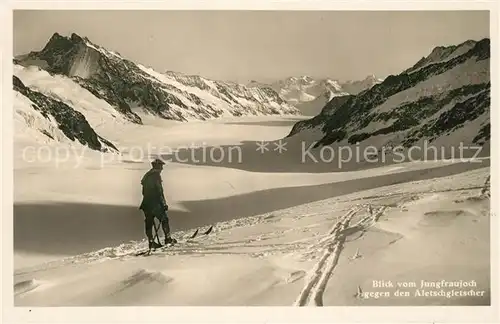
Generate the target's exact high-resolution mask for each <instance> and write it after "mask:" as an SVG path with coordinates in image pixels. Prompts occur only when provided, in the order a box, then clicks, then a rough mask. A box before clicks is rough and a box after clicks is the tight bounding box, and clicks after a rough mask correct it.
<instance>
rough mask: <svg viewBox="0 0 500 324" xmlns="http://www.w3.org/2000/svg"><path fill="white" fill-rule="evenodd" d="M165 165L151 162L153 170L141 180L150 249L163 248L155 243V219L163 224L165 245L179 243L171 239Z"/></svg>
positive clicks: (142, 203)
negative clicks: (165, 191)
mask: <svg viewBox="0 0 500 324" xmlns="http://www.w3.org/2000/svg"><path fill="white" fill-rule="evenodd" d="M164 164H165V163H164V162H163V161H162V160H160V159H155V160H154V161H153V162H151V166H152V168H151V169H150V170H149V171H148V172H146V174H145V175H144V177H143V178H142V180H141V184H142V197H143V198H142V202H141V206H140V207H139V208H140V209H142V211H143V212H144V217H145V219H144V223H145V230H146V236H147V238H148V241H149V248H158V247H161V245H159V244H158V243H156V242H155V241H154V238H153V225H154V219H155V217H156V218H157V219H158V220H159V221H160V222H161V227H162V229H163V233H164V234H165V244H169V243H176V242H177V241H176V240H175V239H173V238H171V237H170V226H169V223H168V217H167V211H168V205H167V203H166V201H165V196H164V194H163V185H162V179H161V171H162V170H163V165H164Z"/></svg>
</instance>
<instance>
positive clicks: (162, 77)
mask: <svg viewBox="0 0 500 324" xmlns="http://www.w3.org/2000/svg"><path fill="white" fill-rule="evenodd" d="M490 14H491V13H490V11H488V10H434V11H431V10H420V11H418V10H417V11H411V10H398V11H394V10H385V11H384V10H379V11H368V10H351V11H348V10H345V11H342V10H303V11H300V10H290V11H287V10H118V9H113V10H104V9H95V10H78V9H74V10H68V9H65V10H56V8H54V10H49V9H43V10H42V9H36V10H35V9H16V10H14V11H13V13H12V22H13V29H12V31H13V34H12V46H13V47H12V50H13V53H12V55H11V56H10V57H9V58H8V59H9V60H10V61H11V62H12V75H10V74H9V76H8V77H9V78H11V80H12V84H10V85H7V86H9V88H7V86H6V89H7V90H5V91H4V93H7V92H9V93H8V95H11V96H12V113H11V115H12V123H13V125H12V127H13V129H12V136H13V138H12V139H11V140H12V141H13V152H12V153H13V156H12V161H13V162H12V163H13V189H12V190H13V216H12V223H13V283H12V285H13V301H14V306H15V307H28V308H30V307H84V306H86V307H89V306H91V307H94V306H104V307H111V306H113V307H115V306H290V307H300V306H307V307H328V306H492V305H493V303H492V296H493V291H494V289H495V288H494V287H493V284H492V283H493V282H494V280H495V279H494V278H492V273H493V272H492V266H493V265H492V249H493V247H492V241H491V235H490V233H492V232H491V229H492V227H491V226H492V222H491V221H492V212H491V206H490V203H491V195H490V183H492V179H490V167H491V166H490V156H491V154H492V153H491V135H490V134H491V133H490V127H491V126H490V124H491V121H490V107H491V75H490V71H491V69H492V67H491V61H490V58H491V57H492V56H493V55H491V54H490V51H491V48H492V46H491V45H490V40H491V37H493V36H490V22H491V21H490V20H491V19H492V17H491V16H490ZM495 41H496V40H495ZM10 87H12V88H10ZM8 89H12V90H8ZM10 108H11V107H5V108H4V113H5V111H9V109H10ZM495 231H496V230H495ZM497 234H498V233H497ZM496 298H497V297H496ZM497 301H498V300H497ZM30 311H31V310H30ZM166 316H167V317H168V311H166ZM332 316H333V315H332ZM170 320H171V319H170Z"/></svg>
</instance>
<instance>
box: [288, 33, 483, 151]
mask: <svg viewBox="0 0 500 324" xmlns="http://www.w3.org/2000/svg"><path fill="white" fill-rule="evenodd" d="M306 131H307V132H306ZM301 133H303V134H304V136H305V134H306V133H307V134H309V135H310V134H315V135H314V136H318V134H319V138H317V140H318V143H317V146H322V145H330V144H338V145H349V144H355V143H362V142H364V143H368V142H367V141H369V143H371V145H376V146H378V147H382V146H394V145H403V146H405V147H409V146H411V145H413V144H415V143H417V142H419V141H420V142H421V141H422V140H427V141H430V142H434V143H436V142H439V143H440V144H441V145H445V146H446V145H449V143H452V144H454V145H455V144H458V143H460V142H464V144H466V143H479V144H485V143H488V142H489V139H490V40H489V39H487V38H486V39H482V40H480V41H467V42H465V43H463V44H460V45H457V46H451V47H447V48H443V47H438V48H435V49H434V50H433V51H432V52H431V54H430V55H429V56H427V57H426V58H424V59H422V60H420V61H419V62H418V63H417V64H415V65H414V66H413V67H412V68H410V69H408V70H406V71H404V72H402V73H401V74H399V75H391V76H389V77H387V78H386V79H385V80H384V81H383V82H382V83H379V84H376V85H374V86H373V87H372V88H370V89H368V90H366V91H363V92H361V93H359V94H358V95H351V96H346V97H342V100H340V101H339V100H332V101H330V102H329V103H328V104H327V105H326V106H325V107H324V108H323V110H322V111H321V113H320V114H319V115H317V116H315V117H314V118H312V119H309V120H306V121H301V122H298V123H297V124H295V126H294V127H293V129H292V131H291V133H290V135H289V136H300V134H301ZM309 135H308V136H309ZM445 143H448V144H445Z"/></svg>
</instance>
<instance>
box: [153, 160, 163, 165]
mask: <svg viewBox="0 0 500 324" xmlns="http://www.w3.org/2000/svg"><path fill="white" fill-rule="evenodd" d="M164 164H165V162H163V161H162V160H160V159H154V161H153V162H151V165H152V166H155V165H164Z"/></svg>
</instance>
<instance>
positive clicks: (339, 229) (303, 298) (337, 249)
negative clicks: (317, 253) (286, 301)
mask: <svg viewBox="0 0 500 324" xmlns="http://www.w3.org/2000/svg"><path fill="white" fill-rule="evenodd" d="M362 207H365V206H364V205H362V206H355V207H353V208H351V209H350V210H349V211H348V212H347V213H346V214H345V215H344V216H343V217H342V218H341V219H340V220H339V221H337V222H336V223H335V224H334V225H333V227H332V228H331V229H330V230H329V231H328V234H327V236H326V237H325V238H323V239H321V240H320V241H319V242H318V243H316V244H313V245H311V246H310V247H309V250H310V252H313V251H314V250H315V249H316V248H317V247H318V246H322V245H325V243H326V247H324V253H323V255H322V256H321V258H320V259H319V261H318V262H317V263H316V264H315V266H314V267H313V269H312V270H311V271H310V274H309V277H308V278H307V279H306V281H305V285H304V288H303V289H302V291H301V292H300V294H299V295H298V297H297V299H296V300H295V303H294V306H323V293H324V292H325V290H326V287H327V285H328V280H329V279H330V277H331V275H332V273H333V271H334V269H335V267H336V265H337V263H338V260H339V258H340V253H341V252H342V249H343V245H344V241H345V238H346V236H347V234H348V231H349V230H350V229H352V230H354V231H359V230H363V231H364V230H366V229H367V227H370V225H368V226H366V224H367V222H368V221H370V223H371V224H374V223H376V222H377V220H378V219H379V218H380V216H382V214H383V213H384V211H385V210H386V208H387V206H382V207H380V208H379V209H378V211H376V212H374V210H373V207H372V205H371V204H368V205H367V206H366V207H367V211H368V216H366V217H363V218H362V219H361V220H360V221H359V222H357V223H356V224H354V225H352V226H349V224H350V222H351V220H352V219H353V217H354V216H355V215H356V214H357V213H358V212H359V211H360V210H361V208H362Z"/></svg>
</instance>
